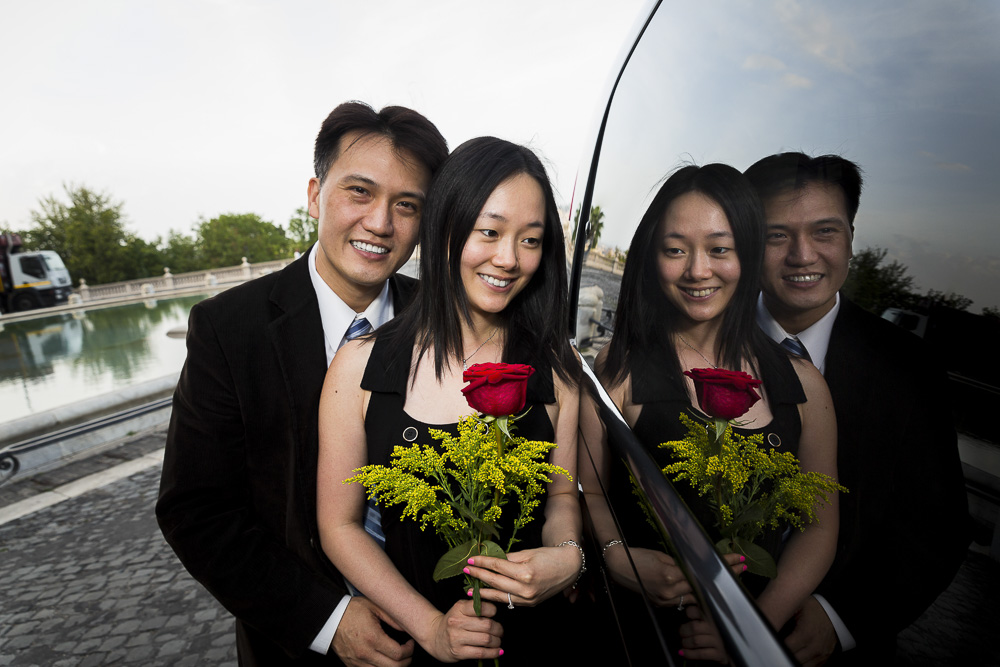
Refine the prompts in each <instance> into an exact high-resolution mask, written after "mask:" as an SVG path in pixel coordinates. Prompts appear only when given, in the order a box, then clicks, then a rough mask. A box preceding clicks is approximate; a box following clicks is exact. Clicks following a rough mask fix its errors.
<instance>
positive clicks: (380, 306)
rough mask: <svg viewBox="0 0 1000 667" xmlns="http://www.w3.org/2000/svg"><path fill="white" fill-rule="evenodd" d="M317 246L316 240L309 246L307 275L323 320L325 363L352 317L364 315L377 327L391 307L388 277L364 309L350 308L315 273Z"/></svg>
mask: <svg viewBox="0 0 1000 667" xmlns="http://www.w3.org/2000/svg"><path fill="white" fill-rule="evenodd" d="M318 246H319V243H316V244H314V245H313V247H312V250H310V251H309V259H308V264H309V278H310V280H311V281H312V286H313V290H314V291H315V292H316V300H317V302H318V303H319V317H320V320H321V321H322V323H323V337H324V338H325V339H326V363H327V365H330V362H331V361H333V355H335V354H336V353H337V350H339V349H340V348H341V346H342V345H343V344H344V342H345V341H344V335H345V334H346V333H347V329H348V328H349V327H350V326H351V323H352V322H353V321H354V320H355V319H357V318H359V317H364V318H367V320H368V322H369V324H371V325H372V328H373V329H378V328H379V327H380V326H382V325H383V324H385V323H386V322H388V321H389V320H391V319H392V316H393V314H394V310H393V306H392V292H391V291H390V290H389V281H388V280H386V281H385V285H383V286H382V291H381V292H380V293H379V295H378V296H377V297H375V300H374V301H372V302H371V303H370V304H368V307H367V308H365V310H364V312H362V313H356V312H354V310H353V309H352V308H351V307H350V306H348V305H347V304H346V303H344V300H343V299H341V298H340V297H339V296H337V293H336V292H334V291H333V289H331V288H330V286H329V285H327V284H326V281H324V280H323V278H322V276H320V275H319V270H317V268H316V254H317V252H318V251H317V247H318Z"/></svg>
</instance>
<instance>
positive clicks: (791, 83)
mask: <svg viewBox="0 0 1000 667" xmlns="http://www.w3.org/2000/svg"><path fill="white" fill-rule="evenodd" d="M781 82H782V83H783V84H785V85H786V86H788V87H789V88H812V86H813V82H812V80H810V79H807V78H806V77H804V76H800V75H798V74H792V73H791V72H788V73H787V74H784V75H782V77H781Z"/></svg>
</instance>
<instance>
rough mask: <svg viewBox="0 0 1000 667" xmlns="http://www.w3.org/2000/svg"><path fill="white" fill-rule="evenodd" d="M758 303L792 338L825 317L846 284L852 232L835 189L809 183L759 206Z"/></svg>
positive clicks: (841, 198) (844, 205)
mask: <svg viewBox="0 0 1000 667" xmlns="http://www.w3.org/2000/svg"><path fill="white" fill-rule="evenodd" d="M764 211H765V213H766V217H767V245H766V247H765V251H764V273H763V276H762V280H761V288H762V290H763V292H764V304H765V305H766V306H767V308H768V310H769V311H770V312H771V314H772V315H773V316H774V318H775V319H776V320H777V321H778V323H779V324H781V325H782V326H783V327H784V328H785V330H786V331H788V332H789V333H792V334H797V333H799V332H800V331H802V330H803V329H805V328H807V327H809V326H811V325H812V324H814V323H815V322H816V321H818V320H819V319H820V318H821V317H823V315H825V314H826V313H828V312H830V309H831V308H833V306H834V304H835V303H836V295H837V291H838V290H840V287H841V286H842V285H843V284H844V280H846V279H847V268H848V262H849V261H850V259H851V256H852V254H853V253H852V251H851V241H852V240H853V236H854V234H853V231H852V230H851V226H850V223H848V221H847V206H846V204H845V202H844V193H843V191H842V190H841V189H840V187H838V186H836V185H832V184H829V183H809V184H807V185H806V186H805V187H804V188H802V189H800V190H792V191H788V192H783V193H780V194H778V195H775V196H774V197H771V198H770V199H768V200H766V201H765V202H764Z"/></svg>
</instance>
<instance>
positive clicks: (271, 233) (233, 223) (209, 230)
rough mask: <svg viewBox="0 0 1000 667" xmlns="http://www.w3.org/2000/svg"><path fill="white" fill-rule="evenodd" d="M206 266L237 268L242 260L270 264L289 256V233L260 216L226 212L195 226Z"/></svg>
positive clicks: (206, 267) (209, 267)
mask: <svg viewBox="0 0 1000 667" xmlns="http://www.w3.org/2000/svg"><path fill="white" fill-rule="evenodd" d="M195 234H196V239H197V245H198V248H199V249H200V251H201V257H202V259H203V260H204V261H203V262H202V263H203V264H204V266H202V267H201V268H205V269H211V268H218V267H221V266H235V265H237V264H239V263H240V262H241V261H242V258H243V257H246V258H247V261H249V262H251V263H253V262H266V261H268V260H271V259H281V258H283V257H288V255H289V243H288V238H287V237H286V236H285V231H284V230H283V229H282V228H281V227H279V226H277V225H275V224H274V223H273V222H268V221H267V220H262V219H261V218H260V216H259V215H257V214H256V213H240V214H236V213H226V214H223V215H220V216H218V217H216V218H212V219H211V220H207V221H204V220H203V221H201V222H199V223H198V224H197V225H196V226H195Z"/></svg>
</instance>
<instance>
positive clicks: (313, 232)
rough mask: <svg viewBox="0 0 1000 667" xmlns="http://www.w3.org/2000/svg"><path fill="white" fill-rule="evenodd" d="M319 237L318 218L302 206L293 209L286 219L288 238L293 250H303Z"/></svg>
mask: <svg viewBox="0 0 1000 667" xmlns="http://www.w3.org/2000/svg"><path fill="white" fill-rule="evenodd" d="M318 238H319V220H317V219H316V218H314V217H312V216H311V215H309V210H308V209H306V208H305V207H304V206H300V207H298V208H297V209H295V214H294V215H293V216H292V217H291V218H290V219H289V221H288V240H289V241H290V242H291V247H292V249H293V250H298V251H299V252H305V251H306V250H307V249H308V248H309V247H310V246H311V245H312V244H314V243H316V240H317V239H318Z"/></svg>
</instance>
